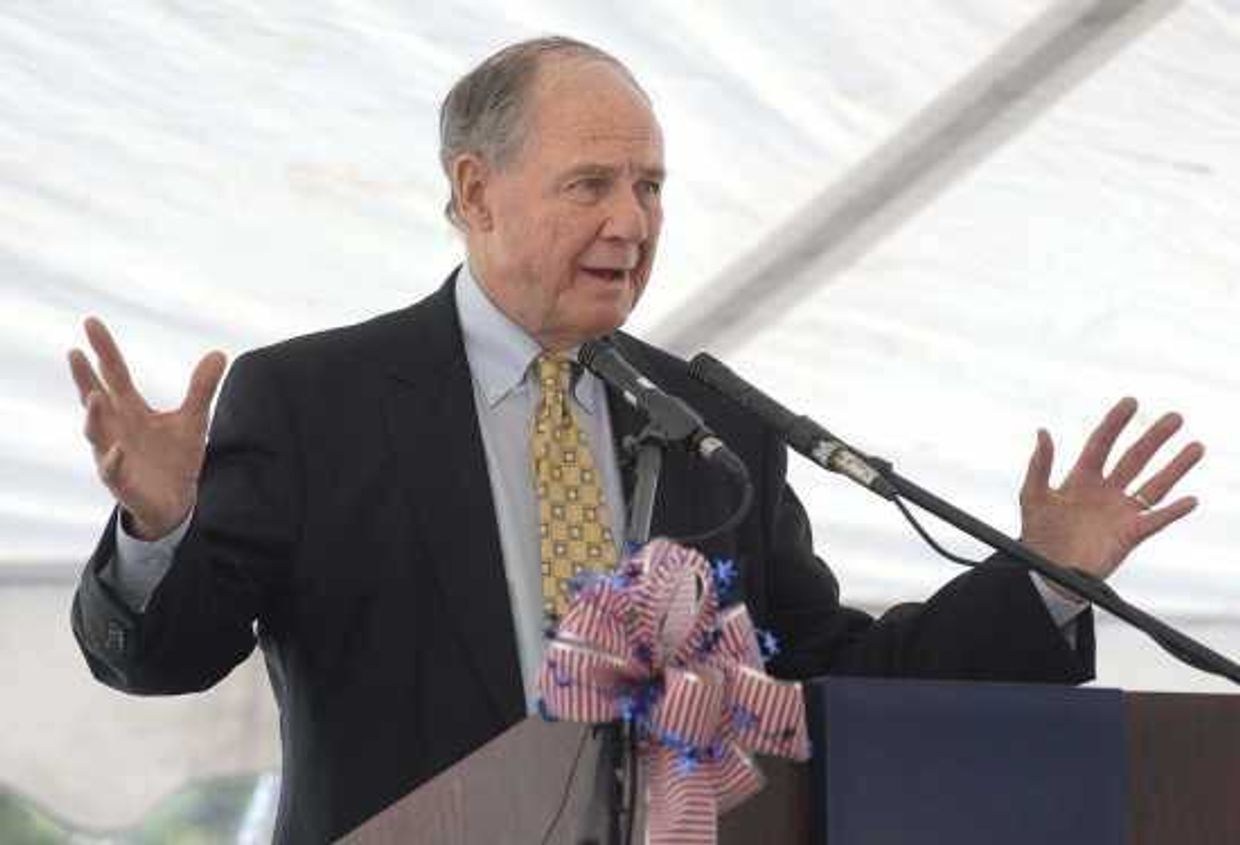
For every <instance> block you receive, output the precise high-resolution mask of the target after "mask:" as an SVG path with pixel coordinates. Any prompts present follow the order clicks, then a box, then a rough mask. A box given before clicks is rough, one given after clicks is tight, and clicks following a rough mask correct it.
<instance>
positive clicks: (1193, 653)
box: [868, 457, 1240, 684]
mask: <svg viewBox="0 0 1240 845" xmlns="http://www.w3.org/2000/svg"><path fill="white" fill-rule="evenodd" d="M868 460H869V461H870V463H871V464H872V465H873V466H874V467H875V468H877V469H878V470H879V471H880V472H881V473H882V475H883V476H884V477H885V478H886V479H887V482H888V483H889V484H890V485H891V487H892V488H894V491H895V494H896V495H897V496H899V497H901V498H904V499H907V500H908V501H910V502H912V503H913V504H915V505H917V506H918V507H919V508H921V509H922V510H924V511H928V512H929V513H931V514H933V515H934V516H937V517H938V518H939V519H941V520H943V521H944V522H946V523H947V524H949V525H952V526H955V527H956V528H958V529H959V530H961V531H963V532H964V533H965V534H968V535H969V536H971V537H973V538H975V539H977V540H980V541H982V542H983V543H985V544H986V545H988V546H990V547H991V548H993V549H995V550H997V551H1000V552H1002V553H1004V554H1005V555H1007V556H1008V557H1011V558H1013V559H1015V560H1017V561H1018V562H1020V563H1021V564H1023V565H1024V566H1026V567H1028V568H1029V569H1031V570H1033V571H1035V572H1037V573H1038V574H1039V575H1041V576H1043V577H1044V578H1046V580H1048V581H1053V582H1055V583H1056V584H1059V585H1060V586H1062V587H1064V588H1066V589H1068V590H1070V591H1071V592H1072V593H1074V594H1075V595H1078V596H1080V597H1082V598H1084V599H1087V600H1088V601H1090V602H1092V603H1093V604H1095V605H1097V606H1098V607H1101V608H1102V609H1104V610H1106V611H1107V612H1108V613H1110V614H1111V615H1112V616H1115V617H1117V618H1119V619H1122V620H1124V621H1125V622H1127V623H1128V624H1130V625H1132V626H1133V627H1135V628H1137V629H1138V630H1141V631H1143V632H1145V634H1147V635H1148V636H1149V637H1150V638H1151V639H1152V640H1154V642H1156V643H1157V644H1158V645H1159V646H1161V647H1162V648H1163V649H1164V650H1166V651H1167V652H1168V653H1169V654H1171V656H1173V657H1175V658H1176V659H1177V660H1180V661H1181V662H1183V663H1186V664H1188V665H1189V666H1192V667H1194V668H1196V669H1200V670H1201V671H1203V672H1210V673H1212V674H1215V675H1220V676H1222V677H1224V678H1227V679H1228V680H1230V681H1232V682H1233V683H1237V684H1240V665H1237V664H1236V663H1234V662H1233V661H1231V660H1229V659H1228V658H1226V657H1224V656H1223V655H1221V654H1219V653H1218V652H1216V651H1214V650H1212V649H1210V648H1209V647H1207V646H1205V645H1203V644H1202V643H1199V642H1197V641H1196V640H1194V639H1193V638H1192V637H1189V636H1188V635H1187V634H1184V633H1183V632H1181V631H1179V630H1177V629H1175V628H1173V627H1171V626H1170V625H1168V624H1167V623H1165V622H1163V621H1162V620H1161V619H1158V618H1157V617H1155V616H1152V615H1150V614H1149V613H1146V612H1145V611H1143V610H1141V609H1140V608H1137V607H1134V606H1133V605H1131V604H1129V603H1128V602H1127V601H1125V600H1124V599H1123V598H1122V597H1121V596H1120V595H1119V594H1118V593H1116V592H1115V591H1114V590H1112V589H1111V588H1110V587H1108V586H1107V585H1106V583H1105V582H1104V581H1102V580H1100V579H1098V578H1094V577H1093V576H1091V575H1088V574H1086V573H1084V572H1080V571H1078V570H1075V569H1070V568H1068V567H1064V566H1060V565H1058V564H1056V563H1054V562H1052V561H1050V560H1049V559H1047V558H1045V557H1043V556H1042V555H1040V554H1038V553H1037V552H1035V551H1034V550H1033V549H1031V548H1029V546H1027V545H1025V544H1024V543H1022V542H1020V541H1019V540H1014V539H1012V538H1011V537H1009V536H1007V535H1006V534H1004V533H1002V532H1001V531H997V530H996V529H994V528H992V527H991V526H989V525H987V524H986V523H984V522H982V521H981V520H980V519H977V518H975V517H973V516H971V515H970V514H968V513H966V512H964V511H962V510H961V509H960V508H957V507H955V506H954V505H952V504H951V503H949V502H947V501H944V500H943V499H941V498H939V497H938V496H936V495H934V494H933V493H931V492H930V491H928V490H926V489H925V488H923V487H919V486H918V485H917V484H914V483H913V482H912V481H909V480H908V479H907V478H905V477H903V476H902V475H900V474H899V473H897V472H896V471H895V470H894V469H893V468H892V466H891V463H890V462H889V461H885V460H883V459H881V458H875V457H868ZM879 495H882V494H881V493H880V494H879ZM885 498H890V497H885Z"/></svg>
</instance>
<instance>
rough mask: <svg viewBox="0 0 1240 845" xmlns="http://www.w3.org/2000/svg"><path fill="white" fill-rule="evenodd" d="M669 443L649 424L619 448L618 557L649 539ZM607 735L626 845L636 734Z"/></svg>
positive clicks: (619, 832) (613, 816)
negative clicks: (628, 466)
mask: <svg viewBox="0 0 1240 845" xmlns="http://www.w3.org/2000/svg"><path fill="white" fill-rule="evenodd" d="M673 442H674V441H673V440H672V439H671V438H670V437H669V436H668V433H667V432H666V431H664V430H663V428H662V427H661V426H659V425H658V424H657V423H655V422H653V421H651V422H650V423H648V424H647V425H646V427H645V428H643V429H642V430H641V432H639V433H638V434H637V435H636V436H629V437H625V438H624V441H623V443H622V447H623V449H624V452H625V457H626V459H627V460H628V461H630V462H632V463H633V465H634V466H635V474H636V478H635V480H634V484H633V496H632V500H631V503H630V506H629V518H628V524H627V525H626V527H625V537H624V548H623V549H622V550H621V555H622V556H623V554H624V552H625V551H626V550H628V549H635V548H637V547H639V546H642V545H645V544H646V542H647V541H648V540H649V539H650V524H651V520H652V519H653V517H654V498H655V493H656V492H658V489H659V475H660V473H661V472H662V471H663V453H664V452H665V451H666V450H667V448H668V447H669V446H670V445H671V444H672V443H673ZM608 733H609V749H610V754H611V763H612V766H613V768H614V771H615V773H616V779H615V783H614V785H613V789H612V795H611V813H610V814H609V816H610V820H611V821H610V825H609V831H608V837H609V841H610V842H611V843H612V845H627V843H631V842H632V841H633V826H634V822H635V821H636V818H637V812H636V811H637V807H636V803H637V734H636V732H635V731H634V730H633V725H632V724H631V723H629V722H617V723H614V725H613V730H611V731H609V732H608Z"/></svg>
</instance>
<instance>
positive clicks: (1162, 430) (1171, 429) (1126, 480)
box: [1107, 414, 1184, 502]
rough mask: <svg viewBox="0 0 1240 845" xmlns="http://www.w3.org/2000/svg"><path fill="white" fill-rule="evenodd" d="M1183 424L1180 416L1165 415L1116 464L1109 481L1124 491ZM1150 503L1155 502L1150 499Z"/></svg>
mask: <svg viewBox="0 0 1240 845" xmlns="http://www.w3.org/2000/svg"><path fill="white" fill-rule="evenodd" d="M1183 424H1184V419H1183V417H1181V416H1180V415H1179V414H1164V415H1163V416H1162V417H1160V418H1159V420H1158V422H1156V423H1154V424H1153V425H1152V426H1150V427H1149V428H1147V429H1146V430H1145V433H1144V434H1142V435H1141V436H1140V437H1139V438H1137V440H1136V442H1135V443H1133V444H1132V445H1131V446H1129V447H1128V449H1127V450H1126V451H1125V452H1124V454H1123V456H1122V457H1121V458H1120V459H1119V461H1118V462H1117V463H1116V464H1115V469H1113V470H1112V471H1111V475H1110V477H1109V478H1108V479H1107V481H1108V482H1109V483H1110V484H1112V485H1113V486H1115V487H1118V488H1119V489H1120V490H1123V489H1124V488H1125V487H1127V486H1128V485H1129V484H1130V483H1131V482H1132V480H1133V479H1134V478H1136V477H1137V476H1138V475H1140V474H1141V471H1142V470H1144V469H1145V465H1146V464H1148V463H1149V462H1150V458H1152V457H1154V454H1155V453H1156V452H1157V451H1158V450H1159V449H1161V448H1162V445H1163V444H1164V443H1166V442H1167V441H1168V440H1169V439H1171V435H1173V434H1175V433H1176V432H1177V431H1179V430H1180V426H1181V425H1183ZM1150 501H1151V502H1152V501H1154V500H1153V499H1150Z"/></svg>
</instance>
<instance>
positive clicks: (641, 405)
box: [577, 339, 749, 483]
mask: <svg viewBox="0 0 1240 845" xmlns="http://www.w3.org/2000/svg"><path fill="white" fill-rule="evenodd" d="M577 360H578V361H580V362H581V364H582V365H583V366H584V367H585V368H586V369H588V370H589V371H590V372H592V373H594V374H595V375H596V376H598V377H599V378H601V379H602V380H603V381H604V382H606V383H607V384H608V385H610V386H611V387H614V388H615V389H616V390H618V391H620V395H621V396H623V397H624V400H625V401H626V402H628V403H629V404H630V405H632V406H633V407H634V408H637V409H638V410H639V411H641V412H642V413H644V414H645V415H646V416H647V417H649V418H650V421H651V423H653V424H654V425H655V427H656V428H658V430H659V432H660V433H661V434H662V435H663V436H664V437H665V438H667V439H668V440H672V441H676V442H681V443H685V444H686V445H687V446H688V448H689V450H690V451H691V452H696V453H697V454H698V455H699V456H700V457H701V458H702V459H703V460H705V461H708V462H709V463H713V464H719V465H720V466H722V467H723V468H724V469H726V470H727V471H728V472H730V473H732V474H733V475H736V476H738V477H740V478H741V479H743V480H744V481H745V482H746V483H748V481H749V471H748V469H746V467H745V462H744V461H742V460H741V459H740V458H739V457H737V455H736V453H735V452H733V451H732V450H731V449H729V448H728V445H727V444H726V443H724V442H723V441H722V440H720V439H719V438H718V437H717V436H716V435H715V433H714V432H713V431H711V430H710V428H709V427H707V425H706V423H705V422H703V421H702V418H701V416H699V415H698V413H697V412H696V411H694V410H693V409H692V408H690V407H689V405H688V404H686V403H685V402H684V400H682V399H679V398H677V397H675V396H672V395H670V394H668V393H664V392H663V391H662V390H661V389H660V388H659V387H658V385H656V384H655V383H654V382H652V381H651V380H650V379H648V378H646V377H645V376H644V375H642V374H641V372H639V371H638V370H637V368H636V367H634V366H633V365H632V364H630V363H629V362H628V361H627V360H625V358H624V356H623V355H621V354H620V350H618V349H616V347H615V346H614V345H613V344H612V343H611V342H610V341H608V340H606V339H601V340H588V341H586V342H585V343H583V344H581V349H580V350H578V352H577Z"/></svg>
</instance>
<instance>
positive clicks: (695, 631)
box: [538, 539, 809, 845]
mask: <svg viewBox="0 0 1240 845" xmlns="http://www.w3.org/2000/svg"><path fill="white" fill-rule="evenodd" d="M538 689H539V694H540V695H541V697H542V703H543V712H544V715H546V716H548V717H549V718H554V719H569V720H572V721H578V722H593V723H597V722H609V721H614V720H616V719H627V720H630V721H632V722H633V724H634V727H635V730H636V731H637V735H638V738H639V751H640V753H641V758H642V765H643V768H644V771H645V774H646V781H647V783H648V785H649V792H648V798H649V806H648V813H647V818H648V825H649V842H650V843H651V845H672V843H675V844H676V845H698V843H706V845H713V843H715V842H716V837H717V824H718V816H719V814H720V813H722V812H726V811H727V810H729V809H731V808H732V807H735V806H736V805H737V804H739V803H741V802H742V801H744V800H745V799H747V798H749V797H750V796H752V795H753V794H754V793H756V792H757V791H758V790H760V789H761V788H762V785H763V779H762V776H761V773H760V772H759V771H758V769H757V767H756V766H755V765H754V762H753V760H752V758H751V757H750V755H751V754H753V753H760V754H777V755H780V756H783V757H792V758H794V759H798V760H804V759H807V758H808V757H809V739H808V737H807V732H806V727H805V703H804V699H803V698H802V696H801V685H800V684H797V683H791V682H786V681H777V680H775V679H774V678H771V677H770V676H768V675H767V674H766V673H765V672H764V671H763V669H762V659H761V656H760V650H759V648H758V642H757V637H756V635H755V631H754V627H753V623H752V622H751V621H750V619H749V613H748V612H747V611H746V609H745V606H744V605H743V604H738V605H734V606H732V607H730V608H727V609H726V610H724V611H723V612H720V611H719V599H718V596H717V595H716V592H715V583H714V579H713V578H712V576H711V571H710V565H709V564H708V563H707V562H706V559H705V558H704V557H702V555H701V554H699V553H698V552H696V551H694V550H692V549H688V548H685V547H684V546H679V545H677V544H675V543H673V542H671V541H670V540H664V539H656V540H651V541H650V542H649V543H647V544H646V545H645V546H644V547H642V548H641V549H640V550H639V551H638V552H637V553H636V554H635V555H633V556H632V557H631V558H629V559H628V560H627V561H622V562H621V563H620V565H619V566H618V567H617V571H616V574H614V575H612V576H610V577H608V578H600V579H599V580H597V581H596V582H594V583H592V584H589V585H587V586H585V587H584V588H583V589H581V590H580V591H579V592H578V594H577V596H576V598H575V599H574V600H573V603H572V604H571V606H570V607H569V609H568V611H567V612H566V613H565V615H564V618H563V620H562V621H561V622H560V625H559V627H558V628H557V629H556V633H555V636H554V638H553V639H552V640H551V642H550V644H549V645H548V648H547V655H546V658H545V659H544V661H543V665H542V668H541V670H540V672H539V677H538Z"/></svg>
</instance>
